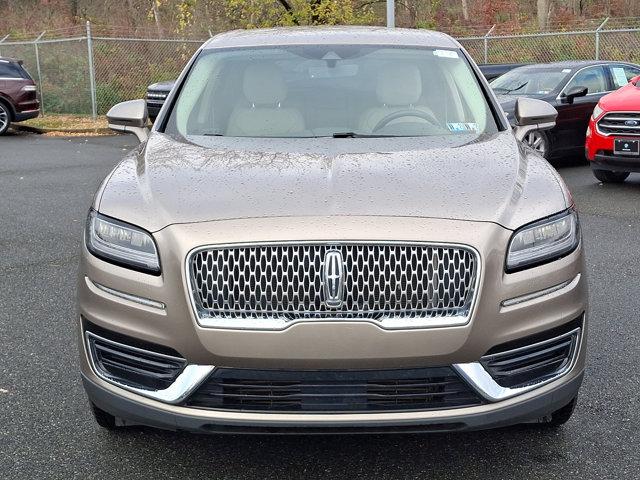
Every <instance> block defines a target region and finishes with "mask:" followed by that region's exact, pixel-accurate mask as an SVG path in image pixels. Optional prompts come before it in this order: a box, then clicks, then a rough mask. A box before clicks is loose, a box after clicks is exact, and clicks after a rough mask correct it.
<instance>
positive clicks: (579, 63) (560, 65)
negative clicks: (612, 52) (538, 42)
mask: <svg viewBox="0 0 640 480" xmlns="http://www.w3.org/2000/svg"><path fill="white" fill-rule="evenodd" d="M610 64H625V65H635V64H633V63H631V62H625V61H613V60H564V61H562V62H550V63H532V64H530V65H524V66H522V67H518V69H525V68H529V69H534V70H535V69H537V68H540V69H545V70H548V69H554V68H557V69H558V70H561V69H566V68H570V69H571V70H576V69H579V68H584V67H588V66H590V65H610ZM514 70H515V69H514Z"/></svg>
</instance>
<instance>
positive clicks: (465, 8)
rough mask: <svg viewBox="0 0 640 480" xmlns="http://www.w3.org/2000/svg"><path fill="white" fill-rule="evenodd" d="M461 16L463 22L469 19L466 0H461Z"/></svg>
mask: <svg viewBox="0 0 640 480" xmlns="http://www.w3.org/2000/svg"><path fill="white" fill-rule="evenodd" d="M462 18H464V20H465V22H468V21H469V3H468V0H462Z"/></svg>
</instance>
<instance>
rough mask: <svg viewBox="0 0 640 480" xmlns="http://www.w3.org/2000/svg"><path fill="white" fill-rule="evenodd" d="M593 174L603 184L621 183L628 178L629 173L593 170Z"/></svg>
mask: <svg viewBox="0 0 640 480" xmlns="http://www.w3.org/2000/svg"><path fill="white" fill-rule="evenodd" d="M593 174H594V175H595V176H596V178H597V179H598V180H600V181H601V182H603V183H622V182H624V181H625V180H626V179H627V177H628V176H629V172H611V171H609V170H594V171H593Z"/></svg>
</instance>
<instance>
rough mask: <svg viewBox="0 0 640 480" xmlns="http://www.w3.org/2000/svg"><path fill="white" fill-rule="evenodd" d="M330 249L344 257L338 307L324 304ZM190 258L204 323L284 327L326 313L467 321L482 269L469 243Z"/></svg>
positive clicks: (396, 322) (260, 250)
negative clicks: (326, 262) (327, 260)
mask: <svg viewBox="0 0 640 480" xmlns="http://www.w3.org/2000/svg"><path fill="white" fill-rule="evenodd" d="M330 251H338V252H340V253H341V255H342V259H343V264H342V265H343V266H342V269H343V280H344V282H343V287H342V288H343V292H342V296H343V301H342V302H341V304H340V306H339V307H337V308H331V307H328V306H327V304H326V303H325V300H326V299H325V293H326V292H325V289H324V288H323V287H324V283H325V278H324V263H325V262H324V260H325V255H326V254H327V252H330ZM187 264H188V269H189V277H190V285H191V294H192V300H193V304H194V307H195V309H196V312H197V314H198V317H199V319H200V321H201V324H203V325H206V326H225V327H230V328H233V327H236V328H245V327H255V328H284V327H286V325H287V324H289V323H291V322H293V321H296V320H303V319H326V318H331V319H363V320H370V321H376V322H379V323H381V324H382V325H383V326H387V327H389V328H393V327H396V328H401V327H411V326H425V325H426V326H428V325H441V324H447V325H451V324H463V323H466V321H467V320H468V316H469V314H470V310H471V306H472V303H473V299H474V296H475V293H476V283H477V276H478V269H479V266H478V258H477V254H476V253H475V251H473V250H472V249H470V248H466V247H461V246H443V245H420V244H416V245H411V244H359V243H354V244H339V245H332V244H278V245H248V246H234V247H223V248H216V247H210V248H203V249H199V250H197V251H195V252H194V253H192V254H191V255H190V257H189V260H188V262H187ZM246 319H250V320H252V322H250V323H249V324H247V323H246V322H242V320H246ZM420 319H426V320H427V321H426V322H421V321H420ZM437 319H445V320H446V321H444V322H438V321H437Z"/></svg>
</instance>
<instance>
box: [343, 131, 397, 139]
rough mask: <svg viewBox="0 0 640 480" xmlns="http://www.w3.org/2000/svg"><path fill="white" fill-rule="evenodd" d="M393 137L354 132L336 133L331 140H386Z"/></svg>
mask: <svg viewBox="0 0 640 480" xmlns="http://www.w3.org/2000/svg"><path fill="white" fill-rule="evenodd" d="M395 136H396V135H374V134H366V133H356V132H336V133H334V134H333V135H332V137H333V138H386V137H395Z"/></svg>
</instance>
